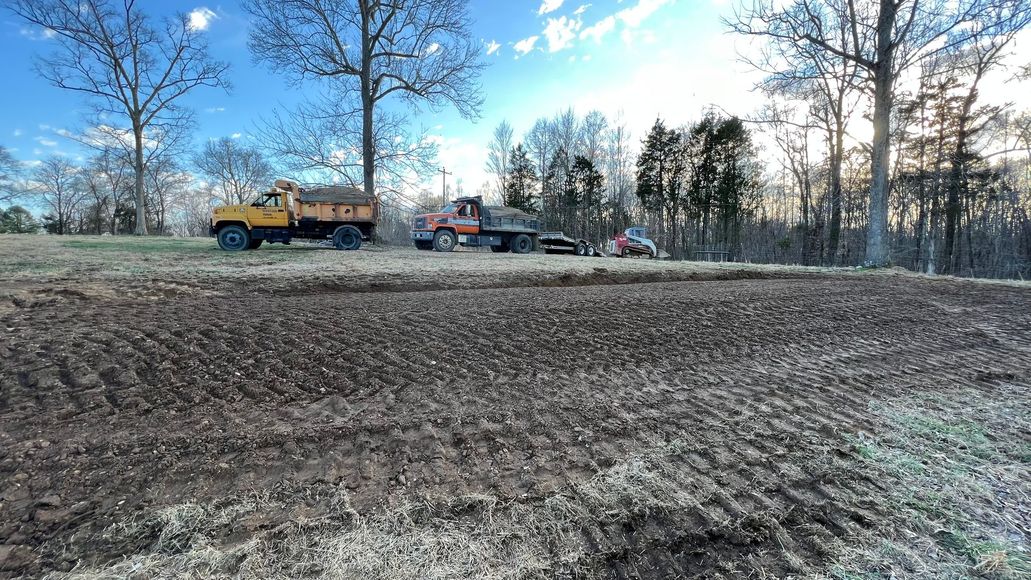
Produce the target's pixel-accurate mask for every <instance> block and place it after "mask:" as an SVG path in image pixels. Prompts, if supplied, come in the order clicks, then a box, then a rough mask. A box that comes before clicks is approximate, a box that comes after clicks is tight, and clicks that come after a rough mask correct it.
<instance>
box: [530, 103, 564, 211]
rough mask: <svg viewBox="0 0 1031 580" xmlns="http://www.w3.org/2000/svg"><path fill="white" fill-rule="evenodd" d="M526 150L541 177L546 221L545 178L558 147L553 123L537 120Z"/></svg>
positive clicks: (542, 206)
mask: <svg viewBox="0 0 1031 580" xmlns="http://www.w3.org/2000/svg"><path fill="white" fill-rule="evenodd" d="M524 141H525V142H526V148H527V150H528V151H529V153H530V155H531V156H532V157H533V160H534V163H536V165H537V167H536V169H537V175H538V176H540V178H541V180H540V182H541V191H540V196H541V197H540V198H541V218H544V219H546V218H547V217H548V216H547V214H546V212H545V208H546V205H545V204H544V197H545V194H546V191H545V188H546V187H547V184H548V180H547V179H545V176H546V175H547V172H548V164H549V163H551V158H552V156H554V154H555V150H556V148H557V145H556V143H555V136H554V132H553V131H552V129H551V123H550V122H549V121H548V120H547V119H544V118H541V119H537V121H536V122H535V123H534V124H533V128H531V129H530V132H529V133H527V134H526V139H524Z"/></svg>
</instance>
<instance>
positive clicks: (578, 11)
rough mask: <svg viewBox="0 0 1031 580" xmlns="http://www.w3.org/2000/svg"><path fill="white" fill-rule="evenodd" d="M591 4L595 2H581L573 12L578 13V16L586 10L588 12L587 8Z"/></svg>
mask: <svg viewBox="0 0 1031 580" xmlns="http://www.w3.org/2000/svg"><path fill="white" fill-rule="evenodd" d="M591 6H593V4H581V5H580V7H579V8H577V9H576V10H574V11H573V14H576V15H577V16H579V15H581V14H583V13H584V12H587V9H588V8H590V7H591Z"/></svg>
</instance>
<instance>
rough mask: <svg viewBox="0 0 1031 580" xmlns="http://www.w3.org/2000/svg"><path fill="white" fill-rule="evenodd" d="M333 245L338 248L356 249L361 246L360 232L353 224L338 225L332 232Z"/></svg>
mask: <svg viewBox="0 0 1031 580" xmlns="http://www.w3.org/2000/svg"><path fill="white" fill-rule="evenodd" d="M333 247H334V248H336V249H338V250H357V249H358V248H360V247H362V232H361V231H359V230H358V228H356V227H354V226H340V227H339V228H337V229H336V231H335V232H333Z"/></svg>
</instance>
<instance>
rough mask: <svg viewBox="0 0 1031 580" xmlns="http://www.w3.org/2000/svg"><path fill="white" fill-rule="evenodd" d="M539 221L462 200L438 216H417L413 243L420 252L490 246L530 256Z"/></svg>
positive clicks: (474, 200)
mask: <svg viewBox="0 0 1031 580" xmlns="http://www.w3.org/2000/svg"><path fill="white" fill-rule="evenodd" d="M540 229H541V228H540V220H539V219H538V218H537V216H534V215H530V214H528V213H525V212H523V211H520V210H518V209H515V208H512V207H501V206H488V205H483V198H482V197H480V196H476V197H460V198H458V199H456V200H455V201H453V202H451V204H450V205H448V206H447V207H445V208H444V209H442V210H440V211H439V212H435V213H426V214H420V215H417V216H415V219H414V220H413V222H412V232H411V235H412V242H413V243H414V244H415V247H417V248H419V249H420V250H436V251H438V252H450V251H451V250H454V249H455V247H456V246H471V247H478V246H490V249H491V250H492V251H494V252H512V253H513V254H527V253H530V252H531V251H533V250H534V249H535V248H536V247H537V246H538V245H539V243H540V242H539V240H538V236H539V235H540Z"/></svg>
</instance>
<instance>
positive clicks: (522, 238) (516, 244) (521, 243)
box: [509, 234, 533, 254]
mask: <svg viewBox="0 0 1031 580" xmlns="http://www.w3.org/2000/svg"><path fill="white" fill-rule="evenodd" d="M509 246H511V247H512V253H513V254H529V253H530V251H532V250H533V240H532V239H530V236H528V235H526V234H519V235H518V236H516V237H514V238H512V241H511V242H509Z"/></svg>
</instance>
